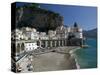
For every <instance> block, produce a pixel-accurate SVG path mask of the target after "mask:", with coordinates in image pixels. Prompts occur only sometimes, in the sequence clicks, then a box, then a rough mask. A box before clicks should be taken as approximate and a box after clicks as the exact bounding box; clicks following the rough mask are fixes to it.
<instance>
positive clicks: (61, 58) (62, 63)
mask: <svg viewBox="0 0 100 75" xmlns="http://www.w3.org/2000/svg"><path fill="white" fill-rule="evenodd" d="M75 49H78V47H62V48H56V49H54V51H51V52H46V53H41V54H38V55H33V61H32V65H33V71H34V72H39V71H56V70H68V69H77V63H76V61H75V58H74V57H73V56H72V55H71V54H70V53H69V52H70V51H71V50H75Z"/></svg>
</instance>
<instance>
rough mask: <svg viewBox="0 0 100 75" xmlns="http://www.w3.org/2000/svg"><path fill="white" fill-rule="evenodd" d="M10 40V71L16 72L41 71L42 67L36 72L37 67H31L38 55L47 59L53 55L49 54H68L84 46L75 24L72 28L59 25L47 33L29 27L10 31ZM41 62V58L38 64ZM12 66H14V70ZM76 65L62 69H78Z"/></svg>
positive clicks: (79, 29) (78, 28)
mask: <svg viewBox="0 0 100 75" xmlns="http://www.w3.org/2000/svg"><path fill="white" fill-rule="evenodd" d="M11 40H12V43H11V48H12V63H13V64H12V67H13V68H12V70H15V71H16V72H33V71H43V67H42V68H40V70H38V68H39V67H37V68H35V66H34V65H33V64H35V65H36V62H35V61H36V60H38V58H37V59H36V57H37V56H38V55H43V54H45V57H48V56H49V55H50V56H51V55H52V54H53V53H51V54H48V53H50V52H57V53H64V54H65V53H66V54H68V53H70V52H71V51H72V50H76V49H79V48H80V47H81V46H82V45H83V44H84V42H83V41H84V40H83V33H82V28H80V27H79V26H78V25H77V24H76V23H75V24H74V25H73V26H72V27H65V26H64V25H61V26H59V27H57V28H56V29H55V30H49V31H48V33H46V32H39V31H37V30H36V29H35V28H30V27H22V28H20V29H18V28H17V29H15V30H13V31H12V33H11ZM56 57H58V56H56ZM66 58H67V57H66ZM44 59H45V58H44ZM49 59H53V58H51V57H49V58H48V60H49ZM56 59H57V58H56ZM62 59H63V58H62ZM34 60H35V61H34ZM41 60H42V56H41V57H40V60H39V62H41ZM58 60H61V59H58ZM75 61H76V60H75ZM52 64H53V63H52ZM14 65H16V68H15V67H14ZM37 65H39V64H37ZM70 65H72V64H70ZM76 65H78V63H74V65H73V66H72V67H65V68H64V69H66V68H68V69H70V68H71V69H74V68H79V66H76ZM40 66H41V65H40ZM44 68H45V67H44ZM57 69H58V68H57ZM57 69H55V70H57ZM44 70H45V69H44ZM46 70H47V71H48V70H52V69H48V67H47V68H46ZM58 70H59V69H58Z"/></svg>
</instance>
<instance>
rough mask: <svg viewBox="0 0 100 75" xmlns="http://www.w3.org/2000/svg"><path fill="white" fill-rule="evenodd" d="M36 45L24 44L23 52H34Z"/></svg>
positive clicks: (32, 43) (33, 43) (31, 43)
mask: <svg viewBox="0 0 100 75" xmlns="http://www.w3.org/2000/svg"><path fill="white" fill-rule="evenodd" d="M37 47H38V46H37V43H36V42H27V43H25V51H26V52H28V51H32V50H35V49H37Z"/></svg>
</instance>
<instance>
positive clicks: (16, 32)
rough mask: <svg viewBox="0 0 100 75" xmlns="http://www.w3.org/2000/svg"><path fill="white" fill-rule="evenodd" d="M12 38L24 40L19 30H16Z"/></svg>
mask: <svg viewBox="0 0 100 75" xmlns="http://www.w3.org/2000/svg"><path fill="white" fill-rule="evenodd" d="M11 38H12V39H13V40H14V39H15V40H22V39H23V38H24V36H23V35H22V31H21V30H19V29H15V30H14V31H13V32H12V34H11Z"/></svg>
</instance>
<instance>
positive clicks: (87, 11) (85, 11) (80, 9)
mask: <svg viewBox="0 0 100 75" xmlns="http://www.w3.org/2000/svg"><path fill="white" fill-rule="evenodd" d="M17 5H23V3H20V4H17ZM40 8H44V9H47V10H51V11H54V12H56V13H59V14H60V15H61V16H63V17H64V25H67V26H72V25H73V24H74V22H77V23H78V25H79V26H80V27H82V28H83V29H84V30H90V29H93V28H96V27H97V8H96V7H89V6H88V7H86V6H72V5H51V4H40Z"/></svg>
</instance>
